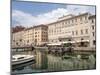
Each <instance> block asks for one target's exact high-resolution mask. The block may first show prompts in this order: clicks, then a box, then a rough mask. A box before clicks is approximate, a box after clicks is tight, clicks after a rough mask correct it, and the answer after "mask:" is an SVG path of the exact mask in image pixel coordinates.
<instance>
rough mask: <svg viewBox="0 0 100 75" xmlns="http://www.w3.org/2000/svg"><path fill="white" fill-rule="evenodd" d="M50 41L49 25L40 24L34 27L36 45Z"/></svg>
mask: <svg viewBox="0 0 100 75" xmlns="http://www.w3.org/2000/svg"><path fill="white" fill-rule="evenodd" d="M47 41H48V27H47V26H45V25H38V26H35V27H34V43H35V44H36V45H43V44H45V43H47Z"/></svg>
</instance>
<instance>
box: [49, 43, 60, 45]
mask: <svg viewBox="0 0 100 75" xmlns="http://www.w3.org/2000/svg"><path fill="white" fill-rule="evenodd" d="M47 45H61V43H50V44H47Z"/></svg>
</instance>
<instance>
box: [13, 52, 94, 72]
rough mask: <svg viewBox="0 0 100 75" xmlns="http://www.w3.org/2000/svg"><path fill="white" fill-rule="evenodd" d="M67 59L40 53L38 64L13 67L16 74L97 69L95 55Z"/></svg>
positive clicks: (29, 63) (38, 53)
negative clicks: (86, 57) (85, 57)
mask: <svg viewBox="0 0 100 75" xmlns="http://www.w3.org/2000/svg"><path fill="white" fill-rule="evenodd" d="M17 54H32V51H29V52H20V53H18V52H17ZM70 57H71V58H68V59H65V58H62V57H61V56H55V55H52V54H47V53H46V52H41V51H38V52H37V53H36V62H34V61H31V62H28V63H25V64H21V65H19V67H18V66H13V67H12V68H13V72H14V73H31V72H34V73H36V72H47V71H63V70H66V71H68V70H85V69H95V67H96V65H95V64H96V60H95V57H94V55H89V56H88V57H89V58H88V59H81V58H80V56H77V55H76V56H71V55H70Z"/></svg>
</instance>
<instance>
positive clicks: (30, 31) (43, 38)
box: [12, 25, 48, 47]
mask: <svg viewBox="0 0 100 75" xmlns="http://www.w3.org/2000/svg"><path fill="white" fill-rule="evenodd" d="M47 29H48V27H47V26H45V25H38V26H34V27H30V28H26V29H24V30H23V31H19V32H16V33H13V34H12V46H13V47H17V46H18V47H20V46H30V45H43V44H45V43H47V41H48V36H47V32H48V30H47Z"/></svg>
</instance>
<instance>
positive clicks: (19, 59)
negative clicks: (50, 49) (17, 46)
mask: <svg viewBox="0 0 100 75" xmlns="http://www.w3.org/2000/svg"><path fill="white" fill-rule="evenodd" d="M32 60H35V57H34V56H33V55H13V56H12V65H18V64H22V63H26V62H29V61H32Z"/></svg>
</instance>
